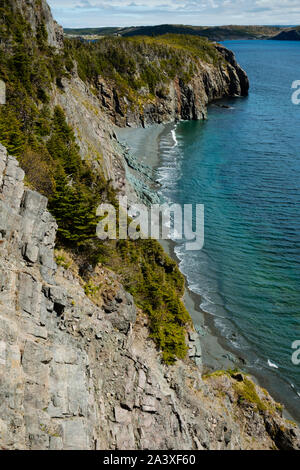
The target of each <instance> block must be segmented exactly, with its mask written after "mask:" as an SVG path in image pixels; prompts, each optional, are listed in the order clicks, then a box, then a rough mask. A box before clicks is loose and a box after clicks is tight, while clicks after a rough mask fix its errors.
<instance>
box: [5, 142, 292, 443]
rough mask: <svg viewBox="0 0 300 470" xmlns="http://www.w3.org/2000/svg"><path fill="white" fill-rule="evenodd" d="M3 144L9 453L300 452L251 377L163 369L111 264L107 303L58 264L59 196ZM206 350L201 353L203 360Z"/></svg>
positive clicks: (181, 366) (189, 364) (190, 365)
mask: <svg viewBox="0 0 300 470" xmlns="http://www.w3.org/2000/svg"><path fill="white" fill-rule="evenodd" d="M23 178H24V172H23V171H22V170H21V169H20V167H19V165H18V163H17V161H16V160H15V159H14V158H13V157H10V156H9V155H7V152H6V149H5V148H4V147H2V146H1V147H0V234H1V240H0V378H1V379H0V410H1V412H0V448H2V449H91V450H92V449H250V448H256V449H259V448H266V449H268V448H269V449H272V448H275V447H277V448H282V449H296V448H298V449H299V448H300V436H299V431H298V429H297V428H296V427H295V426H293V425H292V424H290V423H288V422H287V421H285V420H284V419H282V418H281V416H280V413H281V412H280V407H279V405H277V404H276V403H275V402H274V401H273V400H272V398H271V397H270V396H269V395H268V394H267V392H265V391H263V390H261V389H260V388H259V387H256V386H255V385H254V384H253V383H252V382H251V381H250V380H249V379H248V378H247V377H245V376H243V375H241V374H234V373H232V374H229V373H225V372H224V373H223V372H220V373H216V374H212V376H210V377H204V378H203V377H202V376H201V369H200V368H199V367H198V366H197V365H196V364H195V363H194V362H193V358H194V357H195V355H196V351H197V350H198V351H199V348H197V342H198V341H199V340H198V337H197V335H195V333H193V332H190V334H189V335H190V337H189V345H190V349H189V357H190V358H189V359H186V360H185V361H184V362H182V361H178V363H177V364H176V365H174V366H172V367H170V366H169V367H168V366H165V365H163V364H162V363H161V360H160V356H159V354H158V353H157V351H156V349H155V347H154V344H153V343H152V341H151V340H150V339H149V336H148V329H147V318H146V317H145V316H144V315H143V313H142V312H141V311H139V310H138V309H137V308H136V307H135V305H134V302H133V299H132V297H131V296H130V295H129V294H128V293H126V292H125V291H124V289H123V287H122V286H121V285H120V284H119V282H118V280H117V278H116V276H115V275H114V274H113V273H112V272H109V271H107V270H105V269H104V268H103V267H101V265H99V266H98V268H97V270H96V272H95V273H94V276H97V282H98V283H100V282H101V286H102V291H101V292H102V301H101V303H100V304H99V302H98V305H96V304H94V303H93V302H92V301H91V300H90V299H89V298H88V297H87V295H86V292H87V290H86V289H84V283H83V281H82V279H81V278H80V276H79V274H78V272H77V271H76V267H74V265H73V267H72V266H71V264H70V266H66V265H65V266H61V267H59V268H58V266H57V264H56V263H55V258H54V246H55V235H56V223H55V220H54V219H53V217H52V216H51V215H50V214H49V212H48V211H47V208H46V207H47V200H46V198H45V197H43V196H41V195H40V194H38V193H37V192H34V191H32V190H29V189H27V188H26V186H24V182H23ZM198 354H199V353H198Z"/></svg>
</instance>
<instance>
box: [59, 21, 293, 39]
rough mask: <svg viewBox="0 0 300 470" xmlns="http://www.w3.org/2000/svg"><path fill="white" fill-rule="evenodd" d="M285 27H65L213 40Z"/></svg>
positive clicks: (261, 35) (258, 35) (263, 34)
mask: <svg viewBox="0 0 300 470" xmlns="http://www.w3.org/2000/svg"><path fill="white" fill-rule="evenodd" d="M283 29H284V28H282V27H276V26H252V25H250V26H246V25H241V26H239V25H228V26H190V25H178V24H162V25H157V26H136V27H129V28H83V29H65V32H66V34H72V35H74V36H81V37H84V36H89V35H98V36H111V35H116V34H118V35H121V36H123V37H132V36H161V35H163V34H185V35H190V36H192V35H193V36H202V37H203V36H204V37H207V38H208V39H210V40H212V41H222V40H225V39H265V38H269V37H272V36H274V35H275V34H277V33H278V32H280V31H282V30H283Z"/></svg>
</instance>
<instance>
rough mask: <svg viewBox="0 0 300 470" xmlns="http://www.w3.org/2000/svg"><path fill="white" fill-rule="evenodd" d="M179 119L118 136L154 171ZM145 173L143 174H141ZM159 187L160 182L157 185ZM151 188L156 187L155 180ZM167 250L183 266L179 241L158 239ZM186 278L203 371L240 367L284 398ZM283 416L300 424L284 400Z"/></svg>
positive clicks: (121, 131)
mask: <svg viewBox="0 0 300 470" xmlns="http://www.w3.org/2000/svg"><path fill="white" fill-rule="evenodd" d="M175 127H176V123H174V122H173V123H167V124H155V125H153V126H150V127H147V128H134V129H133V128H126V129H124V128H115V131H116V134H117V137H118V140H119V141H120V142H121V143H123V144H124V145H125V146H126V147H127V148H129V149H130V153H131V154H132V155H133V156H134V157H135V158H136V160H137V161H140V162H141V163H143V164H146V165H148V167H150V168H151V169H152V171H153V173H154V174H155V172H156V170H157V168H159V166H160V147H159V142H160V139H161V137H162V136H163V135H165V134H169V133H171V132H172V131H174V130H175ZM141 176H142V175H141ZM156 189H157V185H156ZM152 190H153V191H155V183H154V181H153V185H152ZM159 242H160V244H161V245H162V247H163V248H164V250H165V251H166V253H167V254H168V255H169V256H170V257H171V258H173V259H174V260H175V261H176V262H177V264H178V265H179V267H180V259H179V258H178V257H177V255H176V253H175V247H176V243H175V242H173V241H172V240H159ZM183 275H184V278H185V294H184V298H183V300H184V304H185V306H186V308H187V310H188V312H189V314H190V316H191V318H192V321H193V324H194V327H195V329H196V331H197V332H198V334H199V337H200V341H201V349H202V363H203V373H209V372H213V371H216V370H228V369H239V370H241V371H243V372H245V373H247V374H248V375H250V376H251V378H252V380H253V381H254V382H255V383H257V384H258V385H260V386H261V387H263V388H266V389H267V390H268V391H269V393H270V394H271V395H272V396H273V398H274V399H275V400H277V401H278V402H282V394H280V393H279V392H278V391H277V390H276V388H274V386H273V385H274V384H273V382H272V371H270V372H268V373H267V374H266V373H265V372H264V371H262V373H259V371H258V370H256V369H254V368H253V367H251V366H250V364H249V363H248V358H247V357H246V356H244V355H243V352H242V351H237V350H236V349H234V348H233V347H232V348H231V347H230V344H229V342H228V341H226V339H225V338H223V337H222V335H221V333H220V331H218V330H217V328H216V327H215V326H214V322H213V319H212V317H211V315H209V314H208V313H206V312H205V311H203V310H202V309H201V307H200V305H201V295H200V294H197V293H195V292H193V291H192V290H191V289H190V287H189V284H188V280H187V277H186V275H185V274H184V273H183ZM283 416H284V417H285V418H286V419H290V420H292V421H294V422H296V423H297V424H298V425H300V422H299V419H298V418H297V417H295V416H294V410H293V408H292V407H291V408H290V407H288V406H287V405H286V404H285V407H284V411H283Z"/></svg>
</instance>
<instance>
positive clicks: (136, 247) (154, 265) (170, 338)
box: [102, 240, 191, 364]
mask: <svg viewBox="0 0 300 470" xmlns="http://www.w3.org/2000/svg"><path fill="white" fill-rule="evenodd" d="M106 250H107V251H106V255H105V257H104V258H103V259H102V261H103V263H104V264H105V265H106V266H107V267H109V268H111V269H112V270H113V271H115V272H117V273H118V274H119V276H120V278H121V280H122V283H123V285H124V286H125V288H126V289H127V290H128V291H129V292H130V293H131V294H132V295H133V297H134V299H135V302H136V304H137V305H138V306H139V307H140V308H141V309H142V310H143V311H144V312H145V313H147V314H148V316H149V318H150V331H151V337H152V338H153V339H154V341H155V342H156V344H157V346H158V348H159V349H160V350H162V356H163V360H164V362H166V363H168V364H172V363H173V362H174V361H175V360H176V357H177V358H182V359H183V358H184V357H185V355H186V352H187V347H186V342H185V333H186V327H187V326H188V325H190V324H191V319H190V316H189V314H188V312H187V310H186V309H185V307H184V305H183V303H182V301H181V300H180V299H181V297H182V296H183V293H184V278H183V276H182V274H181V273H180V271H179V269H178V266H177V264H176V263H175V261H173V260H171V259H170V258H169V257H168V256H167V255H166V254H165V253H164V251H163V249H162V247H161V245H160V244H159V243H158V242H157V241H156V240H138V241H136V242H133V241H128V240H120V241H118V242H116V243H114V244H112V243H111V242H110V243H109V244H107V245H106Z"/></svg>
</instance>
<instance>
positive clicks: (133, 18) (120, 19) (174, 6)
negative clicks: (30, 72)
mask: <svg viewBox="0 0 300 470" xmlns="http://www.w3.org/2000/svg"><path fill="white" fill-rule="evenodd" d="M48 3H49V5H50V6H51V9H52V12H53V15H54V17H55V19H56V20H57V21H58V22H59V23H60V24H62V25H63V26H64V27H78V28H80V27H98V26H99V27H100V26H138V25H154V24H163V23H177V24H192V25H224V24H283V25H293V24H300V0H48Z"/></svg>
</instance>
